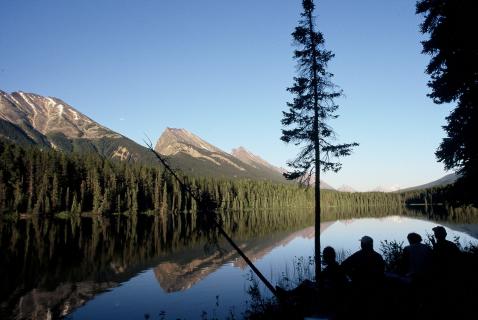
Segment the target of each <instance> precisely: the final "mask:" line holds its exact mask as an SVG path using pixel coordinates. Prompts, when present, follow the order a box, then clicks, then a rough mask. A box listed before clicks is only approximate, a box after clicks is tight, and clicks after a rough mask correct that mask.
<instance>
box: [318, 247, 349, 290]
mask: <svg viewBox="0 0 478 320" xmlns="http://www.w3.org/2000/svg"><path fill="white" fill-rule="evenodd" d="M335 259H336V254H335V250H334V248H332V247H325V248H324V250H323V251H322V263H323V264H324V265H325V268H324V270H322V272H321V273H320V275H319V287H320V288H324V289H326V290H327V289H332V290H340V289H342V288H343V287H344V286H345V285H346V283H347V277H346V276H345V272H344V271H343V268H342V267H341V266H340V265H339V264H338V263H337V261H336V260H335Z"/></svg>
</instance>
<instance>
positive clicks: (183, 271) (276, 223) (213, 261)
mask: <svg viewBox="0 0 478 320" xmlns="http://www.w3.org/2000/svg"><path fill="white" fill-rule="evenodd" d="M397 213H398V214H404V215H406V216H411V215H415V217H418V216H419V214H420V213H417V214H415V213H413V212H410V211H406V210H402V211H400V210H399V211H398V212H397V211H396V209H383V208H380V209H377V210H375V211H373V210H370V208H369V210H365V209H354V208H353V209H341V208H333V209H331V210H329V211H325V212H323V214H322V217H323V221H329V222H327V223H324V224H323V226H322V231H325V233H327V231H326V228H328V227H329V226H331V225H332V224H333V222H334V221H336V220H337V219H340V220H346V219H351V218H363V217H371V216H372V217H384V216H387V215H389V214H394V215H396V214H397ZM230 217H234V219H236V220H235V221H232V219H231V218H226V219H224V228H225V229H226V231H227V232H228V233H229V234H231V235H232V236H233V238H234V239H235V240H236V242H237V243H238V244H239V245H240V246H241V247H242V248H243V249H244V250H245V252H246V254H247V255H248V256H249V257H250V258H251V259H252V260H258V259H261V258H262V257H264V256H265V255H266V254H267V253H269V252H270V251H271V250H273V249H274V248H277V247H278V246H285V245H286V244H288V243H290V242H291V241H292V240H293V239H295V238H297V237H305V238H312V237H313V236H314V232H313V228H307V227H308V226H310V225H312V224H313V216H312V215H311V213H310V212H302V211H297V210H288V211H274V212H272V211H269V212H246V211H241V212H237V213H233V214H231V215H230ZM440 223H442V224H445V222H443V221H440ZM450 227H451V228H452V229H453V228H460V229H459V230H460V231H464V232H467V233H468V234H470V233H471V232H474V231H470V227H469V226H468V225H465V224H462V225H450ZM474 234H476V233H474ZM204 244H206V238H205V236H204V234H203V233H202V232H200V231H199V230H197V229H196V226H195V222H194V221H193V218H192V217H191V215H189V214H185V213H176V214H174V215H167V216H146V215H141V216H138V217H136V216H133V217H125V216H114V217H110V218H105V217H89V218H82V219H80V218H78V219H68V220H61V219H45V218H31V219H19V220H13V221H0V281H1V285H0V319H49V318H58V317H61V316H62V315H64V314H68V313H69V312H71V311H72V310H73V309H75V308H77V307H79V306H81V305H83V304H84V303H86V302H87V301H88V300H89V299H91V298H93V297H94V296H95V295H96V294H97V293H99V292H103V291H105V290H108V289H109V288H112V287H115V286H117V285H118V284H120V283H123V282H125V281H128V280H129V279H131V278H132V277H134V276H135V275H137V274H138V273H139V272H142V271H144V270H147V269H149V268H154V273H155V275H156V278H157V279H158V281H159V282H160V285H161V287H162V288H163V289H164V290H165V291H166V292H173V291H178V290H185V289H187V288H189V287H191V286H192V285H194V284H195V283H197V282H198V281H200V280H201V279H204V277H206V276H207V275H208V274H211V273H212V272H214V271H215V270H217V269H218V268H220V266H222V265H223V264H224V263H232V264H233V265H234V266H235V267H238V268H244V267H245V264H244V263H243V262H242V260H241V259H239V258H238V257H237V255H236V254H235V252H234V251H233V250H232V249H231V248H228V247H227V245H226V244H224V243H221V246H222V247H223V249H225V251H224V252H225V254H223V255H220V254H219V253H217V252H215V251H209V252H208V253H205V251H204Z"/></svg>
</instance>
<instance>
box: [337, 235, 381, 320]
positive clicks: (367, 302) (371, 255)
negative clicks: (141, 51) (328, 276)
mask: <svg viewBox="0 0 478 320" xmlns="http://www.w3.org/2000/svg"><path fill="white" fill-rule="evenodd" d="M360 247H361V249H360V250H359V251H357V252H355V253H354V254H352V255H351V256H350V257H348V258H347V259H345V261H344V262H342V267H343V269H344V271H345V273H346V274H347V275H348V276H349V277H350V278H351V279H352V285H351V291H350V294H351V296H350V297H349V299H348V303H349V305H348V307H347V309H348V311H347V313H348V316H347V318H351V317H352V316H353V318H356V319H381V318H383V317H382V313H383V309H382V305H383V304H382V296H383V294H382V289H383V285H384V280H385V261H384V260H383V258H382V256H381V255H380V254H379V253H377V252H376V251H375V250H374V249H373V239H372V238H371V237H369V236H363V237H362V238H361V239H360Z"/></svg>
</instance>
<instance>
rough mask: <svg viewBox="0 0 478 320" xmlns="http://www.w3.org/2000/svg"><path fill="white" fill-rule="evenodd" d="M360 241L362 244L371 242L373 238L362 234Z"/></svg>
mask: <svg viewBox="0 0 478 320" xmlns="http://www.w3.org/2000/svg"><path fill="white" fill-rule="evenodd" d="M360 242H361V243H363V244H373V239H372V238H371V237H369V236H363V237H362V238H360Z"/></svg>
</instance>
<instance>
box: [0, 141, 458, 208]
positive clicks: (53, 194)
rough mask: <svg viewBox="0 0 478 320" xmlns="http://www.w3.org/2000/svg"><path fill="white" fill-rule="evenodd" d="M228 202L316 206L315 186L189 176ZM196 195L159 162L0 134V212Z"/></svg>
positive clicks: (355, 203) (440, 198)
mask: <svg viewBox="0 0 478 320" xmlns="http://www.w3.org/2000/svg"><path fill="white" fill-rule="evenodd" d="M187 183H188V184H190V185H191V186H192V189H193V190H203V191H207V192H208V193H210V194H211V195H212V197H213V198H214V199H216V200H217V202H218V206H219V209H221V210H234V211H240V210H248V209H267V208H269V209H278V208H290V207H303V208H312V207H313V204H314V194H313V189H311V188H309V189H305V188H302V187H299V186H297V185H293V184H285V183H284V184H281V183H274V182H269V181H256V180H248V179H229V180H225V179H215V178H188V180H187ZM451 190H452V189H451V188H432V189H427V190H418V191H409V192H404V193H383V192H365V193H363V192H354V193H348V192H337V191H332V190H322V192H321V202H322V204H323V206H324V207H371V206H386V207H396V206H401V205H403V204H432V203H447V202H449V201H448V200H449V198H450V197H453V196H454V195H453V194H452V193H451V192H452V191H451ZM196 209H197V204H196V203H195V201H194V199H192V197H191V196H190V194H188V192H186V191H185V190H182V188H181V186H180V185H179V183H178V182H177V181H175V180H174V179H172V178H171V177H170V175H169V174H167V173H166V172H165V171H164V170H163V169H162V168H161V167H160V166H159V165H158V166H152V165H144V164H132V163H127V162H120V161H114V160H108V159H105V158H103V157H100V156H98V155H96V154H83V155H79V154H74V153H69V154H66V153H63V152H57V151H53V150H41V149H38V148H33V147H32V148H22V147H19V146H17V145H13V144H10V143H5V142H0V212H3V213H33V214H53V213H58V212H63V211H67V212H72V213H80V212H93V213H95V214H111V213H124V212H127V213H131V214H136V213H139V212H148V211H153V212H162V213H164V212H168V211H173V212H188V211H193V212H194V211H196Z"/></svg>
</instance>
